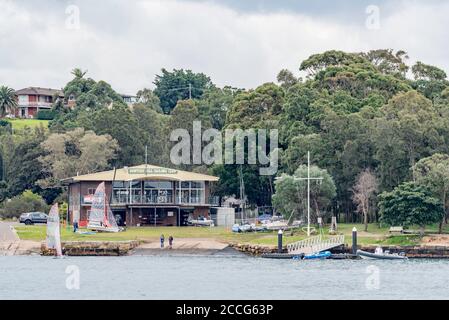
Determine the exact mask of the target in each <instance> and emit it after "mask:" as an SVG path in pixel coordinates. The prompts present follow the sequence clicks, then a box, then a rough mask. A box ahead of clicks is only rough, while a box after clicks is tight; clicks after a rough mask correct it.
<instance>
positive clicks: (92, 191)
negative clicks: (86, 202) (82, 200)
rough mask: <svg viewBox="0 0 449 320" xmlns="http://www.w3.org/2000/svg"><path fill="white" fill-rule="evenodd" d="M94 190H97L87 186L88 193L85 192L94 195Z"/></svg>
mask: <svg viewBox="0 0 449 320" xmlns="http://www.w3.org/2000/svg"><path fill="white" fill-rule="evenodd" d="M95 191H97V189H94V188H89V189H88V191H87V192H88V193H87V194H89V195H94V194H95Z"/></svg>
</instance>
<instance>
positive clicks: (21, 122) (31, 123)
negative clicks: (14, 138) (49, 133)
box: [8, 119, 48, 130]
mask: <svg viewBox="0 0 449 320" xmlns="http://www.w3.org/2000/svg"><path fill="white" fill-rule="evenodd" d="M8 121H9V122H11V124H12V128H13V130H23V129H25V127H29V128H31V129H33V128H36V127H39V126H41V125H42V126H43V127H44V128H48V120H35V119H10V120H8Z"/></svg>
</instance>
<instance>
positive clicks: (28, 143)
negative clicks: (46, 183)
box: [7, 128, 46, 197]
mask: <svg viewBox="0 0 449 320" xmlns="http://www.w3.org/2000/svg"><path fill="white" fill-rule="evenodd" d="M25 136H26V137H25V138H20V139H17V138H16V142H15V145H14V150H13V152H12V155H11V157H12V159H14V161H11V162H10V164H9V165H8V167H7V176H8V190H9V194H10V196H12V197H14V196H16V195H19V194H21V193H22V192H23V191H25V190H31V191H32V192H34V193H40V191H41V189H40V188H39V186H38V185H37V184H36V181H38V180H40V179H43V178H44V175H43V173H42V165H41V163H40V162H39V161H38V160H37V159H38V158H39V157H40V156H42V155H43V152H44V151H43V149H42V147H41V143H42V142H43V141H44V140H45V138H46V134H45V130H44V129H43V128H36V129H35V130H28V131H27V132H26V133H25Z"/></svg>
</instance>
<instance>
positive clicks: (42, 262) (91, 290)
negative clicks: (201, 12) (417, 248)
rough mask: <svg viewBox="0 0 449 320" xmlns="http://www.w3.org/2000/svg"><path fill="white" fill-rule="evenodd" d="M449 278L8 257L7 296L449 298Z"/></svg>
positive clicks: (172, 260)
mask: <svg viewBox="0 0 449 320" xmlns="http://www.w3.org/2000/svg"><path fill="white" fill-rule="evenodd" d="M73 266H75V268H73ZM67 267H71V268H69V269H67ZM76 269H78V270H79V274H80V277H79V280H80V289H79V290H69V289H67V286H66V282H67V281H68V280H67V279H68V278H69V277H73V276H74V274H73V273H72V271H73V270H76ZM66 270H67V271H68V272H69V273H68V274H66ZM448 274H449V262H447V261H443V260H438V261H430V260H409V261H367V260H363V261H332V260H327V261H291V260H265V259H258V258H250V257H246V256H228V255H222V256H220V255H217V256H130V257H120V258H115V257H104V258H100V257H69V258H66V259H63V260H57V259H53V258H48V257H39V256H34V257H31V256H27V257H0V299H448V298H449V277H448ZM72 280H73V279H72ZM70 281H71V280H70V279H69V282H70Z"/></svg>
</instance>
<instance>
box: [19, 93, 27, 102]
mask: <svg viewBox="0 0 449 320" xmlns="http://www.w3.org/2000/svg"><path fill="white" fill-rule="evenodd" d="M27 102H28V96H24V95H20V96H19V103H27Z"/></svg>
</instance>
